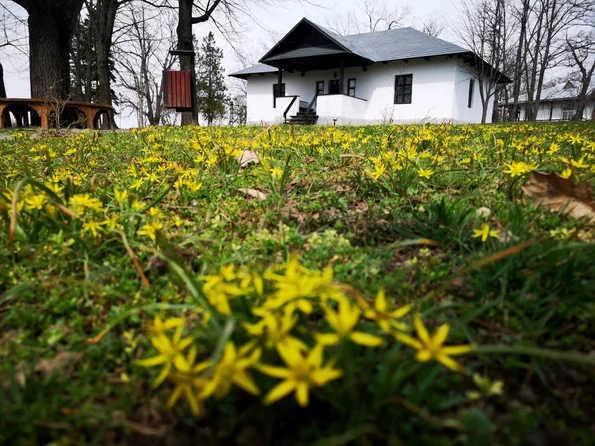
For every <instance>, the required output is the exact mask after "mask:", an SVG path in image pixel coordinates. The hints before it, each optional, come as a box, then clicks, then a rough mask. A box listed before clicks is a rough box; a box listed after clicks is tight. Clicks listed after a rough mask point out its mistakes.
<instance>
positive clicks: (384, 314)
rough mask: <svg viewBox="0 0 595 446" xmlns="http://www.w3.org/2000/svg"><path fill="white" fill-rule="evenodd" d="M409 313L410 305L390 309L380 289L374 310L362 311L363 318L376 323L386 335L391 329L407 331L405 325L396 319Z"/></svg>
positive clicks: (369, 308)
mask: <svg viewBox="0 0 595 446" xmlns="http://www.w3.org/2000/svg"><path fill="white" fill-rule="evenodd" d="M409 311H411V305H405V306H403V307H401V308H397V309H390V308H389V305H388V303H387V301H386V296H385V294H384V290H383V289H380V290H378V294H377V295H376V302H375V303H374V308H371V307H368V308H366V309H364V317H365V318H367V319H371V320H373V321H376V323H377V324H378V325H379V326H380V328H381V329H382V330H383V331H385V332H387V333H388V332H389V331H390V329H391V327H392V328H396V329H397V330H401V331H404V330H406V329H407V325H405V324H404V323H403V322H399V321H397V320H396V319H399V318H401V317H403V316H405V315H406V314H407V313H409Z"/></svg>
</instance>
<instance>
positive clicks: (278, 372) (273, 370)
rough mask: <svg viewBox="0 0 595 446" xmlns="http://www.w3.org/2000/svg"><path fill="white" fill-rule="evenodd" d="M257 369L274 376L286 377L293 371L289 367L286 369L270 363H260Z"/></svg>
mask: <svg viewBox="0 0 595 446" xmlns="http://www.w3.org/2000/svg"><path fill="white" fill-rule="evenodd" d="M257 369H258V371H259V372H260V373H264V374H265V375H268V376H272V377H273V378H280V379H286V378H289V377H290V376H291V372H290V371H289V370H288V369H284V368H282V367H273V366H270V365H265V364H259V365H258V366H257Z"/></svg>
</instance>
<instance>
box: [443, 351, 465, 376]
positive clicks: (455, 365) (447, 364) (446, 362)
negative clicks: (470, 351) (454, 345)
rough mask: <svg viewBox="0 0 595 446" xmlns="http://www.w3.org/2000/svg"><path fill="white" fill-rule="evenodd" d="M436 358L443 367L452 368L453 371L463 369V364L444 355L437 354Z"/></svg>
mask: <svg viewBox="0 0 595 446" xmlns="http://www.w3.org/2000/svg"><path fill="white" fill-rule="evenodd" d="M436 360H437V361H438V362H439V363H440V364H442V365H443V366H444V367H448V368H449V369H451V370H454V371H455V372H460V371H461V370H463V366H462V365H461V364H459V363H458V362H456V361H455V360H454V359H452V358H449V357H448V356H446V355H443V354H439V355H438V356H436Z"/></svg>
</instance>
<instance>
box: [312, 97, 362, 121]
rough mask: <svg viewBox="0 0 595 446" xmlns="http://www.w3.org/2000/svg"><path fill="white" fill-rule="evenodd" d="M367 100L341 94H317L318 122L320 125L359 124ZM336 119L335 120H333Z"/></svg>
mask: <svg viewBox="0 0 595 446" xmlns="http://www.w3.org/2000/svg"><path fill="white" fill-rule="evenodd" d="M367 108H368V103H367V101H364V100H362V99H359V98H352V97H351V96H345V95H342V94H333V95H330V96H318V106H317V108H316V114H317V115H318V124H322V125H334V124H336V125H361V124H367V123H368V122H367V121H366V119H365V116H366V109H367ZM335 119H336V121H335Z"/></svg>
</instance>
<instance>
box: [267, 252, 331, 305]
mask: <svg viewBox="0 0 595 446" xmlns="http://www.w3.org/2000/svg"><path fill="white" fill-rule="evenodd" d="M263 277H264V278H265V279H269V280H272V281H273V282H275V288H276V293H275V295H274V296H271V297H270V298H269V299H268V300H267V301H266V302H265V304H264V307H265V308H268V309H275V308H280V307H282V306H284V305H287V308H288V309H289V310H290V311H292V312H293V311H294V310H295V309H296V308H297V309H299V310H300V311H301V312H302V313H306V314H309V313H311V312H312V309H313V307H312V303H311V302H310V301H309V300H308V299H309V298H314V297H319V298H321V299H327V298H333V299H335V300H340V299H342V298H343V294H342V293H341V290H340V289H339V287H338V286H337V285H336V284H334V283H333V270H332V268H330V267H329V268H325V270H324V271H322V272H320V271H311V270H309V269H308V268H306V267H305V266H303V265H300V262H299V259H298V258H297V257H295V256H292V258H291V259H290V260H289V262H287V265H286V266H285V274H283V275H281V274H277V273H275V272H273V271H270V270H269V271H267V272H265V274H264V276H263Z"/></svg>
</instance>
